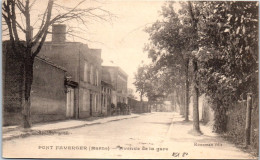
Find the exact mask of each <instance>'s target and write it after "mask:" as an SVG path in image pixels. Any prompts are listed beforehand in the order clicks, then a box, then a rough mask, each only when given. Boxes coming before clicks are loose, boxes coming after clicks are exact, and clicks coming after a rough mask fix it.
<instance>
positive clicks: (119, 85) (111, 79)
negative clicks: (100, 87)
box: [102, 66, 128, 106]
mask: <svg viewBox="0 0 260 160" xmlns="http://www.w3.org/2000/svg"><path fill="white" fill-rule="evenodd" d="M127 78H128V75H127V74H126V73H125V72H124V71H123V70H122V69H121V68H120V67H118V66H102V81H104V82H106V83H108V84H111V85H112V87H113V90H112V103H113V104H114V105H115V106H117V103H118V102H121V103H126V104H127Z"/></svg>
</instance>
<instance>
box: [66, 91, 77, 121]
mask: <svg viewBox="0 0 260 160" xmlns="http://www.w3.org/2000/svg"><path fill="white" fill-rule="evenodd" d="M74 106H75V105H74V89H73V88H71V87H68V88H67V104H66V117H67V118H74V112H75V109H74Z"/></svg>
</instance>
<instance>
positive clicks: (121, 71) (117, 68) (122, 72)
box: [102, 66, 128, 77]
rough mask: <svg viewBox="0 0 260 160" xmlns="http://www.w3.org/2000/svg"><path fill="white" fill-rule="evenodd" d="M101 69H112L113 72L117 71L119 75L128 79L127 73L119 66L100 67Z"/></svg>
mask: <svg viewBox="0 0 260 160" xmlns="http://www.w3.org/2000/svg"><path fill="white" fill-rule="evenodd" d="M102 68H112V69H114V70H118V71H119V72H120V73H121V74H123V75H124V76H126V77H128V75H127V73H126V72H125V71H123V70H122V69H121V68H120V67H119V66H102Z"/></svg>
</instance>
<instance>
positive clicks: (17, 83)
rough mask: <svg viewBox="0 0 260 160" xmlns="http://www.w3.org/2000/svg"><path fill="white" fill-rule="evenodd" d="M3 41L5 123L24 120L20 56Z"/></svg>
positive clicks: (15, 122)
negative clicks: (15, 54)
mask: <svg viewBox="0 0 260 160" xmlns="http://www.w3.org/2000/svg"><path fill="white" fill-rule="evenodd" d="M9 46H10V45H8V42H4V43H3V47H2V48H3V52H2V53H3V54H2V61H3V64H2V66H3V77H2V78H3V112H2V113H3V125H14V124H19V123H21V122H22V120H23V119H22V114H21V111H22V77H23V74H22V68H21V67H22V66H21V61H20V59H19V58H17V57H16V56H14V54H13V52H11V50H10V49H9V48H10V47H9Z"/></svg>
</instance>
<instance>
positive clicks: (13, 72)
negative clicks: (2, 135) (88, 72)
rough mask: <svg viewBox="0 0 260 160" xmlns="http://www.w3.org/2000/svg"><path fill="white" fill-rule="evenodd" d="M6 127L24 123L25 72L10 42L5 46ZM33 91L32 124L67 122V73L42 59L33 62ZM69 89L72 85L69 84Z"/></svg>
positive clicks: (4, 106) (4, 96) (4, 89)
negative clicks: (64, 120)
mask: <svg viewBox="0 0 260 160" xmlns="http://www.w3.org/2000/svg"><path fill="white" fill-rule="evenodd" d="M2 46H3V54H2V60H3V63H2V65H3V66H2V67H3V74H2V75H3V77H2V80H3V125H19V124H21V123H22V122H23V115H22V109H23V108H22V100H23V95H24V92H23V87H24V86H23V71H22V63H21V62H22V59H21V58H17V57H16V56H15V55H14V54H13V52H12V49H11V47H10V46H11V45H10V43H9V42H8V41H6V42H3V45H2ZM33 69H34V72H33V78H34V81H33V84H32V88H31V96H30V98H31V120H32V122H33V123H35V122H45V121H53V120H63V119H66V118H67V116H68V113H69V112H70V111H69V110H67V108H66V86H65V85H64V82H65V77H66V70H65V69H64V68H63V67H61V66H58V65H56V64H54V63H53V62H51V61H49V60H47V59H46V58H43V57H39V56H38V57H36V58H35V62H34V68H33ZM68 86H69V84H68Z"/></svg>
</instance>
